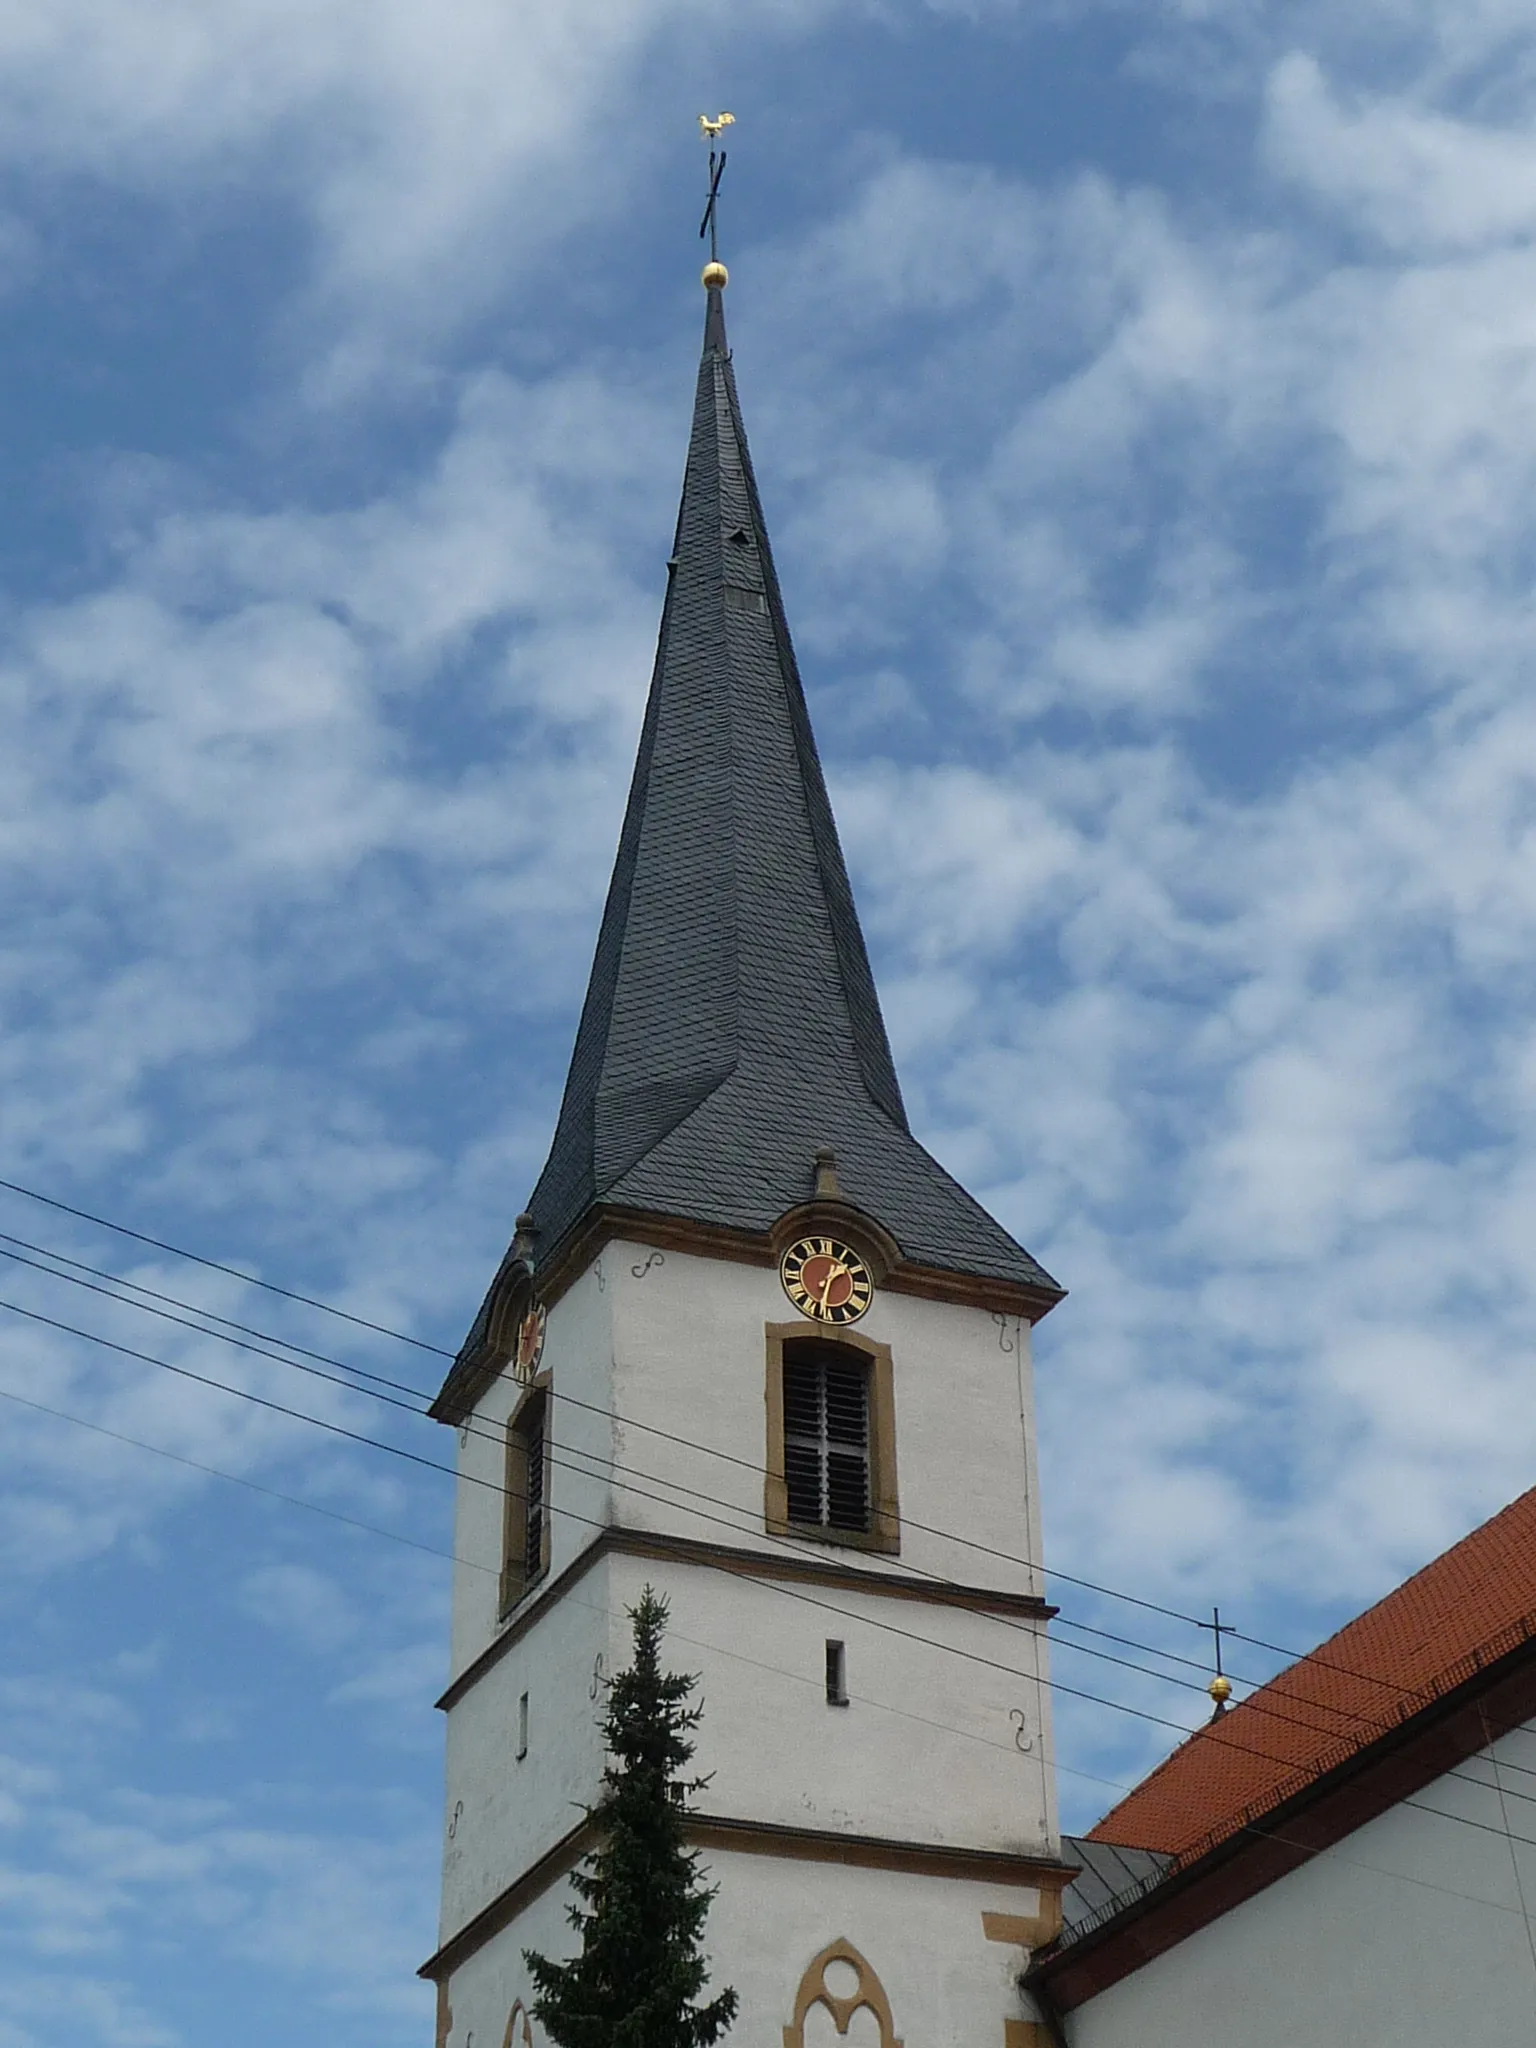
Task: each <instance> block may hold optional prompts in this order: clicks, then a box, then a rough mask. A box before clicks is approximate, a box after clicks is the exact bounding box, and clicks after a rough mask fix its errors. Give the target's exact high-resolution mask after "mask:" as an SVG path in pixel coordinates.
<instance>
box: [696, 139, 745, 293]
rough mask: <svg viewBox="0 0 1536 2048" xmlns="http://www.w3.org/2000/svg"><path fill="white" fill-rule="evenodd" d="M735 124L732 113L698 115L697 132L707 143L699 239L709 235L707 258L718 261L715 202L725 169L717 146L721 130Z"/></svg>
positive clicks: (720, 151) (722, 151)
mask: <svg viewBox="0 0 1536 2048" xmlns="http://www.w3.org/2000/svg"><path fill="white" fill-rule="evenodd" d="M735 125H736V116H735V115H734V114H716V115H714V117H713V118H711V117H710V115H708V114H700V116H699V133H700V134H701V135H702V136H703V137H704V139H705V141H706V142H707V143H708V144H709V198H708V200H707V201H706V203H705V207H704V218H703V219H702V220H701V221H700V222H699V240H700V241H701V242H702V241H703V239H704V237H705V236H706V235H708V237H709V260H710V262H711V263H718V262H719V261H720V250H719V246H718V238H717V236H716V232H715V202H716V200H717V199H718V198H719V196H720V179H721V177H722V176H723V174H724V171H725V151H724V150H723V149H721V148H719V147H718V144H719V141H720V136H721V133H722V131H723V130H725V129H727V128H733V127H734V126H735Z"/></svg>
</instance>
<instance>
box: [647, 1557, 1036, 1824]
mask: <svg viewBox="0 0 1536 2048" xmlns="http://www.w3.org/2000/svg"><path fill="white" fill-rule="evenodd" d="M647 1582H649V1583H651V1584H654V1585H655V1586H656V1588H657V1590H658V1591H660V1592H664V1593H665V1594H666V1596H667V1599H668V1602H669V1605H670V1609H671V1617H670V1626H669V1631H668V1639H667V1644H666V1651H665V1654H666V1660H667V1663H668V1665H669V1667H670V1668H671V1669H673V1670H680V1671H688V1672H691V1673H694V1674H696V1675H697V1676H698V1678H699V1681H700V1683H699V1688H698V1691H697V1692H696V1694H695V1698H696V1699H701V1700H702V1702H703V1705H704V1720H703V1724H702V1726H701V1728H700V1730H699V1734H698V1755H697V1759H696V1763H697V1767H698V1768H699V1769H700V1770H701V1771H702V1772H704V1773H708V1774H711V1782H710V1784H709V1787H708V1789H707V1791H706V1792H705V1793H704V1794H703V1796H702V1797H701V1799H700V1800H699V1802H698V1804H699V1807H700V1810H701V1811H704V1812H709V1813H719V1814H727V1815H730V1816H732V1817H735V1818H739V1819H748V1820H757V1821H767V1822H772V1823H776V1824H778V1825H781V1826H786V1827H811V1828H823V1829H830V1830H833V1831H835V1832H841V1833H847V1834H866V1835H882V1836H887V1837H891V1838H894V1839H897V1840H901V1841H914V1842H922V1843H927V1844H934V1845H943V1844H948V1845H952V1846H956V1847H965V1848H978V1849H990V1850H996V1851H1001V1852H1007V1853H1011V1854H1019V1855H1031V1856H1046V1855H1053V1854H1055V1853H1056V1849H1057V1842H1056V1837H1055V1814H1054V1810H1053V1807H1052V1803H1051V1790H1052V1785H1051V1773H1050V1770H1049V1765H1048V1753H1047V1750H1046V1746H1045V1744H1044V1742H1043V1741H1042V1739H1041V1728H1040V1693H1041V1688H1040V1686H1039V1684H1038V1682H1036V1681H1035V1680H1034V1679H1033V1677H1031V1676H1029V1675H1028V1674H1030V1673H1032V1671H1033V1669H1034V1665H1035V1662H1036V1658H1037V1654H1038V1651H1039V1647H1040V1641H1041V1639H1040V1635H1039V1632H1038V1631H1037V1630H1036V1629H1035V1628H1034V1627H1033V1626H1030V1625H1025V1626H1023V1627H1011V1626H1007V1627H1005V1626H1002V1625H1000V1624H999V1622H998V1621H997V1619H996V1618H995V1617H992V1616H988V1615H983V1614H972V1613H970V1612H968V1611H966V1610H965V1609H956V1608H946V1607H937V1606H931V1605H929V1604H928V1603H926V1602H925V1603H921V1604H920V1603H918V1602H917V1601H910V1600H894V1599H890V1598H870V1597H869V1596H867V1595H863V1594H856V1593H848V1592H844V1591H842V1590H841V1589H828V1588H823V1587H818V1586H807V1587H798V1586H797V1587H792V1588H788V1589H786V1588H784V1587H783V1586H782V1585H779V1584H776V1583H775V1584H765V1583H762V1582H760V1581H755V1580H750V1579H743V1578H739V1577H736V1576H734V1575H729V1574H727V1573H724V1572H719V1571H711V1570H707V1569H698V1568H695V1567H679V1566H670V1567H667V1568H666V1569H665V1570H658V1569H657V1568H656V1567H655V1566H653V1565H650V1564H648V1563H647V1562H646V1561H645V1560H642V1559H636V1558H628V1557H615V1558H614V1559H613V1560H612V1578H611V1585H612V1589H613V1600H614V1609H615V1614H616V1616H617V1617H618V1625H619V1627H622V1610H623V1608H624V1607H626V1606H632V1605H633V1604H634V1602H635V1600H636V1599H637V1598H638V1596H639V1593H640V1590H641V1588H642V1587H643V1586H644V1585H645V1584H646V1583H647ZM897 1631H899V1633H898V1632H897ZM829 1636H830V1637H835V1638H837V1639H838V1640H840V1641H842V1642H843V1643H845V1644H846V1646H847V1659H848V1689H849V1692H850V1694H851V1695H852V1696H853V1697H852V1698H851V1700H850V1704H849V1705H848V1706H846V1707H833V1706H829V1705H828V1704H827V1698H826V1654H825V1646H826V1641H827V1638H828V1637H829ZM914 1636H921V1637H927V1638H931V1639H932V1645H930V1643H925V1642H920V1641H914V1640H913V1637H914ZM618 1641H619V1645H620V1647H618V1648H617V1649H616V1652H615V1654H616V1655H617V1656H618V1657H619V1658H620V1660H621V1661H623V1658H624V1650H623V1648H622V1643H623V1637H622V1635H620V1636H619V1638H618ZM935 1645H936V1646H935ZM954 1649H961V1650H969V1651H973V1652H974V1653H975V1655H976V1657H977V1658H979V1659H985V1660H986V1661H984V1662H981V1661H973V1660H972V1659H969V1658H965V1657H960V1656H956V1655H954V1654H952V1652H953V1650H954ZM998 1665H1007V1666H1011V1667H1014V1668H1015V1669H1016V1670H1017V1671H1018V1672H1020V1673H1023V1674H1026V1675H1024V1676H1018V1677H1015V1676H1011V1675H1009V1673H1008V1672H1007V1671H1004V1670H1000V1669H997V1668H995V1667H996V1666H998ZM1021 1741H1022V1742H1023V1743H1024V1744H1027V1747H1020V1743H1021Z"/></svg>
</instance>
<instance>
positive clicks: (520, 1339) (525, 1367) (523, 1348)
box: [512, 1301, 545, 1381]
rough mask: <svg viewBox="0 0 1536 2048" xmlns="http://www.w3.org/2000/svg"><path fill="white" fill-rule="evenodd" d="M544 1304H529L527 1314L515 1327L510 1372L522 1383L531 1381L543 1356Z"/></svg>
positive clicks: (536, 1302)
mask: <svg viewBox="0 0 1536 2048" xmlns="http://www.w3.org/2000/svg"><path fill="white" fill-rule="evenodd" d="M544 1321H545V1317H544V1304H543V1303H542V1302H538V1301H535V1302H531V1303H530V1304H529V1307H528V1313H527V1314H526V1315H525V1316H524V1317H523V1320H522V1321H521V1322H520V1323H519V1324H518V1326H517V1343H516V1345H515V1347H514V1348H513V1352H512V1371H513V1373H514V1375H515V1376H516V1377H517V1378H518V1379H520V1380H523V1381H527V1380H531V1379H532V1378H533V1376H534V1374H535V1373H536V1372H537V1371H538V1369H539V1360H540V1359H541V1358H542V1357H543V1355H544Z"/></svg>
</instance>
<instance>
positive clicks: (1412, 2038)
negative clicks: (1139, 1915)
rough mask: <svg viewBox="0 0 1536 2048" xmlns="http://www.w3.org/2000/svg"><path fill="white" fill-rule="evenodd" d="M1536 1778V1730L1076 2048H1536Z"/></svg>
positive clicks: (1268, 1906) (1271, 1906) (1200, 1939)
mask: <svg viewBox="0 0 1536 2048" xmlns="http://www.w3.org/2000/svg"><path fill="white" fill-rule="evenodd" d="M1490 1756H1492V1757H1494V1758H1497V1759H1498V1760H1499V1763H1500V1765H1501V1767H1503V1768H1504V1772H1505V1778H1504V1782H1505V1800H1504V1804H1503V1806H1502V1807H1501V1804H1500V1799H1499V1793H1498V1790H1497V1789H1496V1786H1495V1783H1494V1770H1493V1765H1492V1763H1491V1761H1490ZM1531 1773H1536V1724H1527V1726H1526V1727H1525V1728H1522V1729H1517V1730H1516V1731H1515V1732H1514V1733H1513V1734H1511V1735H1509V1736H1507V1737H1505V1738H1504V1739H1503V1740H1502V1741H1501V1742H1499V1743H1498V1744H1496V1745H1495V1748H1494V1750H1493V1751H1492V1752H1491V1753H1490V1752H1485V1753H1484V1754H1483V1755H1482V1756H1481V1757H1475V1758H1470V1759H1468V1761H1467V1762H1466V1763H1464V1764H1460V1765H1458V1766H1457V1769H1456V1772H1455V1773H1454V1774H1452V1775H1450V1776H1448V1777H1444V1778H1441V1779H1439V1780H1438V1781H1437V1782H1436V1783H1435V1784H1433V1785H1431V1786H1429V1787H1427V1788H1426V1789H1425V1790H1424V1791H1423V1792H1419V1793H1416V1794H1415V1795H1414V1801H1413V1804H1411V1805H1402V1806H1398V1807H1395V1808H1394V1809H1393V1810H1392V1811H1391V1812H1390V1813H1386V1814H1383V1815H1382V1816H1381V1817H1380V1818H1379V1819H1377V1820H1374V1821H1371V1822H1369V1823H1368V1824H1367V1825H1366V1826H1365V1827H1363V1828H1360V1829H1358V1830H1357V1831H1356V1832H1355V1833H1354V1834H1353V1835H1350V1836H1348V1837H1347V1838H1346V1839H1345V1840H1344V1841H1342V1842H1340V1843H1337V1844H1336V1845H1335V1846H1334V1847H1333V1848H1331V1849H1325V1850H1324V1851H1323V1852H1322V1853H1321V1854H1320V1855H1318V1856H1315V1857H1314V1858H1313V1859H1312V1860H1311V1861H1310V1862H1309V1863H1306V1864H1303V1865H1302V1866H1301V1868H1300V1869H1298V1870H1295V1871H1293V1872H1292V1873H1291V1874H1290V1875H1289V1876H1288V1877H1284V1878H1282V1879H1281V1880H1280V1881H1279V1882H1278V1883H1277V1884H1273V1885H1271V1886H1270V1887H1269V1888H1268V1890H1267V1891H1263V1892H1260V1893H1259V1894H1258V1895H1257V1896H1256V1897H1254V1898H1252V1899H1249V1900H1247V1901H1246V1902H1245V1903H1244V1904H1243V1905H1241V1906H1238V1907H1236V1908H1234V1910H1233V1911H1232V1912H1230V1913H1228V1914H1226V1915H1225V1916H1224V1917H1223V1918H1222V1919H1220V1920H1218V1921H1216V1922H1214V1923H1213V1924H1212V1925H1211V1926H1209V1927H1207V1928H1204V1929H1202V1931H1201V1932H1200V1933H1199V1934H1196V1935H1193V1936H1192V1937H1191V1938H1190V1939H1189V1940H1187V1941H1184V1942H1181V1943H1180V1944H1179V1946H1178V1947H1177V1948H1175V1949H1173V1950H1171V1951H1170V1952H1169V1953H1168V1954H1166V1955H1163V1956H1159V1957H1158V1958H1157V1959H1156V1960H1155V1961H1153V1962H1151V1963H1148V1964H1146V1965H1145V1966H1144V1967H1143V1968H1142V1969H1140V1970H1138V1971H1137V1972H1136V1974H1135V1975H1134V1976H1132V1977H1129V1978H1126V1979H1125V1980H1124V1981H1123V1982H1122V1983H1120V1984H1117V1985H1115V1986H1113V1987H1112V1988H1111V1989H1110V1990H1108V1991H1105V1992H1103V1993H1101V1994H1100V1996H1099V1997H1097V1998H1095V1999H1093V2000H1091V2001H1090V2002H1089V2003H1088V2004H1087V2005H1085V2006H1082V2007H1080V2008H1079V2009H1078V2010H1077V2011H1076V2012H1074V2013H1072V2014H1070V2015H1069V2016H1068V2033H1069V2038H1070V2041H1071V2044H1072V2048H1189V2044H1190V2043H1191V2042H1195V2041H1211V2040H1225V2041H1231V2042H1240V2043H1241V2044H1242V2048H1297V2044H1298V2043H1301V2042H1307V2043H1311V2042H1318V2043H1334V2042H1348V2043H1349V2044H1350V2048H1421V2044H1422V2048H1443V2044H1445V2043H1447V2042H1455V2043H1458V2044H1463V2048H1530V2044H1531V2042H1532V2040H1533V2039H1536V1958H1533V1954H1532V1945H1531V1940H1532V1938H1531V1935H1530V1933H1529V1932H1528V1928H1527V1923H1526V1921H1525V1918H1524V1916H1523V1914H1522V1911H1521V1904H1520V1892H1519V1886H1518V1885H1517V1882H1516V1865H1515V1862H1514V1860H1513V1858H1514V1856H1516V1855H1518V1857H1519V1865H1518V1869H1519V1879H1520V1883H1521V1884H1523V1886H1524V1892H1525V1898H1526V1900H1527V1902H1529V1904H1530V1905H1531V1906H1532V1907H1536V1848H1533V1847H1531V1846H1530V1845H1529V1844H1524V1845H1522V1844H1518V1843H1517V1844H1515V1845H1514V1847H1513V1849H1512V1847H1511V1843H1510V1841H1509V1839H1508V1838H1507V1836H1506V1834H1505V1832H1504V1829H1505V1823H1506V1817H1507V1820H1508V1824H1509V1827H1510V1829H1511V1831H1512V1832H1513V1833H1514V1834H1516V1835H1527V1836H1536V1825H1533V1823H1532V1818H1531V1817H1532V1815H1533V1814H1536V1806H1533V1804H1532V1796H1533V1795H1536V1775H1529V1774H1531ZM1470 1779H1475V1780H1477V1781H1478V1782H1476V1783H1469V1782H1468V1780H1470ZM1426 1808H1433V1809H1437V1811H1435V1812H1429V1811H1425V1810H1424V1809H1426ZM1442 1815H1459V1816H1461V1817H1462V1820H1463V1821H1465V1820H1471V1821H1476V1822H1478V1823H1480V1824H1481V1825H1480V1826H1476V1827H1470V1826H1466V1825H1463V1824H1461V1822H1458V1821H1457V1820H1456V1819H1451V1818H1443V1817H1441V1816H1442Z"/></svg>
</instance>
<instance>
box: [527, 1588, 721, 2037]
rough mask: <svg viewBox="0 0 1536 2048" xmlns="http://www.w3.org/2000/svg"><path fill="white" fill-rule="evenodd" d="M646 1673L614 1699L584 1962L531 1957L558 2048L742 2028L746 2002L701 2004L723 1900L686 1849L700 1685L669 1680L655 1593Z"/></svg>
mask: <svg viewBox="0 0 1536 2048" xmlns="http://www.w3.org/2000/svg"><path fill="white" fill-rule="evenodd" d="M629 1617H630V1620H631V1621H632V1622H633V1624H634V1631H635V1654H634V1662H633V1663H632V1664H631V1665H630V1667H629V1669H628V1670H627V1671H622V1672H620V1673H619V1674H618V1675H617V1676H616V1677H615V1678H614V1680H613V1682H612V1684H611V1685H610V1687H609V1691H608V1706H607V1712H606V1714H605V1716H604V1722H603V1733H604V1739H605V1742H606V1744H607V1749H608V1755H609V1762H608V1764H607V1766H606V1768H605V1769H604V1772H603V1792H602V1796H601V1798H600V1799H599V1800H598V1802H597V1804H596V1805H595V1806H593V1807H591V1808H589V1809H588V1811H589V1813H590V1815H591V1817H592V1819H593V1820H594V1821H596V1823H597V1825H598V1828H599V1830H600V1831H601V1833H600V1839H599V1842H598V1846H597V1848H596V1849H595V1850H594V1851H593V1853H592V1854H591V1855H590V1856H589V1857H588V1858H587V1859H586V1863H585V1865H584V1866H583V1868H582V1869H580V1870H578V1871H575V1872H573V1873H572V1876H571V1885H572V1887H573V1889H574V1890H575V1892H576V1895H577V1899H578V1900H579V1901H581V1902H582V1903H580V1904H575V1905H572V1906H570V1907H568V1908H567V1917H568V1918H569V1920H570V1922H571V1925H572V1926H573V1927H574V1928H576V1930H577V1931H578V1933H579V1934H580V1935H581V1952H580V1954H579V1955H577V1956H575V1957H573V1958H572V1960H571V1961H570V1962H568V1963H552V1962H550V1961H549V1960H548V1958H547V1957H545V1956H541V1955H539V1954H537V1953H536V1952H535V1951H533V1950H531V1949H525V1950H524V1952H523V1960H524V1962H525V1963H526V1964H527V1966H528V1969H529V1972H530V1973H531V1975H532V1977H533V1981H534V1985H535V1987H536V1992H537V1995H536V1997H535V1999H534V2004H533V2013H534V2018H535V2019H537V2020H538V2021H539V2023H540V2024H541V2025H542V2026H543V2027H544V2028H545V2030H546V2031H547V2032H548V2034H549V2036H550V2038H551V2040H552V2041H554V2042H555V2043H556V2044H557V2048H711V2044H712V2043H713V2042H715V2041H717V2040H718V2039H719V2038H720V2036H721V2035H722V2034H723V2033H724V2032H725V2030H726V2028H727V2027H729V2026H730V2024H731V2022H732V2020H733V2019H734V2018H735V2017H736V1993H735V1992H734V1991H730V1990H727V1991H722V1992H720V1993H719V1995H718V1996H717V1997H715V1998H713V1999H711V2000H710V2002H709V2003H708V2004H707V2005H700V2004H699V2003H698V1998H699V1994H700V1993H701V1992H702V1991H703V1989H704V1987H705V1985H706V1983H707V1982H708V1978H709V1965H708V1961H707V1959H706V1957H705V1956H704V1954H703V1951H702V1940H703V1934H704V1922H705V1919H706V1917H707V1915H708V1913H709V1906H710V1901H711V1900H712V1899H713V1898H714V1896H715V1894H714V1890H713V1889H711V1888H710V1887H709V1886H707V1885H705V1884H704V1883H703V1882H702V1880H701V1878H700V1875H699V1857H698V1854H697V1852H696V1851H690V1850H688V1849H686V1848H685V1847H684V1845H683V1844H684V1838H683V1818H684V1815H685V1813H686V1812H687V1801H688V1798H689V1796H690V1795H691V1794H692V1793H695V1792H697V1791H699V1790H700V1789H701V1787H702V1786H703V1785H704V1784H705V1783H706V1782H707V1780H705V1779H702V1778H687V1779H685V1778H683V1777H682V1776H681V1775H680V1773H681V1772H682V1770H683V1768H684V1766H685V1765H686V1764H687V1763H688V1761H689V1759H690V1758H691V1757H692V1755H693V1743H692V1741H691V1740H690V1737H691V1735H692V1732H693V1730H694V1729H695V1728H697V1726H698V1725H699V1720H700V1717H701V1715H702V1712H703V1709H702V1708H701V1707H697V1706H689V1705H688V1697H689V1694H690V1693H691V1692H692V1691H693V1687H694V1680H693V1679H692V1678H687V1677H683V1676H680V1675H679V1674H677V1673H675V1672H665V1671H663V1670H662V1668H661V1655H660V1653H661V1638H662V1633H663V1631H664V1629H665V1627H666V1621H667V1603H666V1602H665V1600H663V1599H661V1598H659V1597H658V1596H657V1594H655V1593H654V1592H653V1591H652V1590H651V1588H650V1587H649V1586H647V1587H646V1589H645V1591H644V1593H643V1594H642V1595H641V1598H640V1604H639V1605H638V1606H637V1607H632V1608H631V1609H630V1610H629Z"/></svg>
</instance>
